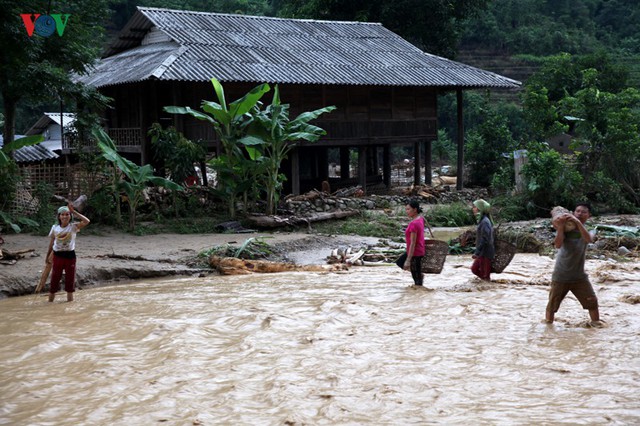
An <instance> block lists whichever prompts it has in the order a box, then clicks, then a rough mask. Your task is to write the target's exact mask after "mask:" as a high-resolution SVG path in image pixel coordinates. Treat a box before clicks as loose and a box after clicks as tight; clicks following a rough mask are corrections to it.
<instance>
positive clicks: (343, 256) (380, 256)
mask: <svg viewBox="0 0 640 426" xmlns="http://www.w3.org/2000/svg"><path fill="white" fill-rule="evenodd" d="M402 253H404V249H403V248H394V247H379V248H369V249H366V250H365V249H361V250H358V251H353V249H352V248H351V247H347V248H346V249H344V248H335V249H333V250H331V254H330V255H329V256H327V263H328V264H330V265H335V264H344V265H358V266H389V265H394V264H395V261H396V259H397V258H398V257H400V255H402Z"/></svg>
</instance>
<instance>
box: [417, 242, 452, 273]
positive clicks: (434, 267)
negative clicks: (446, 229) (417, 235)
mask: <svg viewBox="0 0 640 426" xmlns="http://www.w3.org/2000/svg"><path fill="white" fill-rule="evenodd" d="M448 253H449V244H447V243H446V242H445V241H440V240H425V241H424V256H423V257H422V268H421V269H422V272H424V273H425V274H439V273H440V272H442V267H443V266H444V261H445V259H446V258H447V254H448Z"/></svg>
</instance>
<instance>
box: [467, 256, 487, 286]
mask: <svg viewBox="0 0 640 426" xmlns="http://www.w3.org/2000/svg"><path fill="white" fill-rule="evenodd" d="M471 272H473V274H474V275H477V276H478V277H480V278H482V279H483V280H486V281H491V277H490V274H491V259H489V258H488V257H482V256H479V257H476V258H475V260H474V261H473V265H471Z"/></svg>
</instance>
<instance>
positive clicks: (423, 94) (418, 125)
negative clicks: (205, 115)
mask: <svg viewBox="0 0 640 426" xmlns="http://www.w3.org/2000/svg"><path fill="white" fill-rule="evenodd" d="M223 86H224V89H225V95H226V99H227V102H232V101H234V100H236V99H238V98H240V97H241V96H243V95H244V94H245V93H247V92H248V91H249V90H251V89H252V88H253V87H255V86H256V84H252V83H223ZM173 91H174V92H175V96H174V97H173V98H174V99H175V101H176V105H189V106H191V107H192V108H197V109H200V105H201V103H202V101H203V100H212V101H216V102H217V98H216V96H215V93H214V91H213V87H212V86H211V84H210V83H190V84H186V83H175V87H174V88H173ZM271 93H272V92H270V93H267V94H266V95H265V96H264V98H263V100H264V102H265V103H269V102H270V101H271ZM280 95H281V100H282V102H284V103H288V104H290V105H291V116H292V117H295V116H296V115H298V114H299V113H301V112H304V111H310V110H315V109H318V108H322V107H325V106H329V105H335V106H336V107H337V109H336V110H335V111H333V112H332V113H330V114H324V115H322V116H321V117H320V118H319V119H318V120H316V121H315V122H314V123H315V124H316V125H318V126H320V127H322V128H324V129H325V130H326V131H327V136H326V137H324V138H323V139H322V140H321V141H320V142H318V143H316V144H315V146H323V145H324V146H358V145H368V144H371V143H407V142H413V141H423V140H425V139H428V140H431V139H435V138H436V135H437V118H436V117H437V107H436V102H437V92H436V89H435V88H425V87H377V86H318V85H281V86H280ZM175 120H176V125H177V127H178V128H179V129H181V130H182V131H183V132H184V133H185V135H186V136H187V137H188V138H190V139H203V140H208V141H211V142H212V141H214V140H215V133H214V131H213V128H212V126H210V125H208V124H207V123H205V122H203V121H199V120H196V119H193V118H190V117H175Z"/></svg>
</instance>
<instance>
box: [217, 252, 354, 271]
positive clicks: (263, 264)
mask: <svg viewBox="0 0 640 426" xmlns="http://www.w3.org/2000/svg"><path fill="white" fill-rule="evenodd" d="M209 265H210V266H211V267H212V268H215V269H216V270H217V271H218V272H219V273H220V274H222V275H245V274H251V273H254V272H258V273H273V272H287V271H311V272H332V271H343V270H346V269H348V266H347V265H346V264H337V265H295V264H293V263H284V262H271V261H268V260H250V259H238V258H237V257H220V256H211V257H210V258H209Z"/></svg>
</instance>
